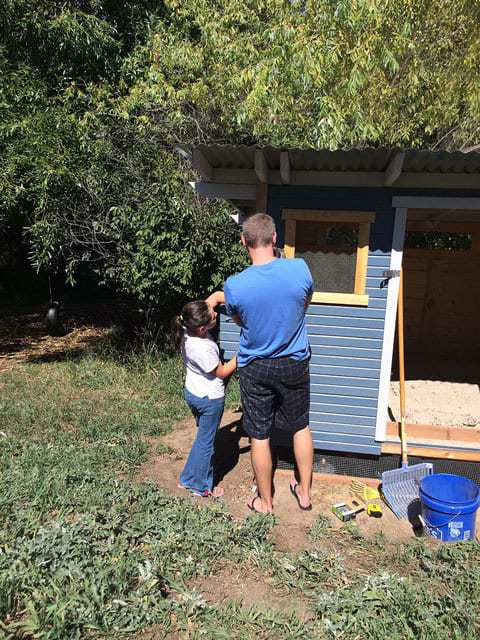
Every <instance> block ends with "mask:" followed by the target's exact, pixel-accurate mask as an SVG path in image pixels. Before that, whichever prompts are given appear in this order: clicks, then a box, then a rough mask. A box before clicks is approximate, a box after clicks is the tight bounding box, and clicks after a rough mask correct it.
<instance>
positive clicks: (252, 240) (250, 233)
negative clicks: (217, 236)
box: [242, 213, 276, 249]
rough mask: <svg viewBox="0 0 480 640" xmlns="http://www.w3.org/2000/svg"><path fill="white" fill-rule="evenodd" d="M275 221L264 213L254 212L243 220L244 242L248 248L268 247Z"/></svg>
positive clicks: (271, 241)
mask: <svg viewBox="0 0 480 640" xmlns="http://www.w3.org/2000/svg"><path fill="white" fill-rule="evenodd" d="M275 231H276V230H275V222H274V221H273V218H272V217H271V216H269V215H267V214H266V213H256V214H255V215H253V216H250V217H249V218H247V219H246V220H245V222H244V223H243V226H242V233H243V237H244V238H245V244H246V245H247V247H249V248H250V249H257V248H258V247H268V246H269V245H271V244H273V234H274V233H275Z"/></svg>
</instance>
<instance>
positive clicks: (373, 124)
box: [0, 0, 480, 306]
mask: <svg viewBox="0 0 480 640" xmlns="http://www.w3.org/2000/svg"><path fill="white" fill-rule="evenodd" d="M479 26H480V5H479V3H478V2H477V1H475V2H472V1H470V0H468V1H467V0H462V1H461V2H458V0H429V2H427V3H425V2H424V0H408V1H407V2H405V1H404V0H393V1H388V2H387V1H386V0H369V1H368V2H366V1H360V0H356V1H354V2H351V1H350V0H349V1H347V0H308V1H306V2H283V1H281V0H262V2H257V1H255V2H254V1H253V0H248V1H245V0H223V1H222V2H213V1H212V0H182V1H181V2H179V1H178V0H167V1H165V2H162V3H157V2H153V0H143V1H142V2H133V1H128V2H115V1H114V0H75V2H70V3H60V2H56V1H54V0H41V1H40V2H35V3H31V2H27V0H7V1H6V2H3V3H2V6H1V7H0V150H1V161H0V187H1V188H0V224H2V220H3V221H4V223H6V222H8V220H9V219H11V216H14V217H16V218H20V219H21V224H22V225H23V226H24V227H25V228H26V240H27V241H28V243H29V246H30V249H31V258H32V262H33V264H34V265H35V267H36V268H38V269H40V268H42V269H47V270H48V269H50V270H52V269H54V268H56V269H59V270H64V271H65V275H66V278H67V279H70V280H73V279H74V278H75V274H76V272H77V271H78V268H79V266H80V265H81V264H82V263H84V264H87V265H88V266H89V267H90V268H91V269H94V270H95V271H96V272H97V273H98V274H100V275H101V276H102V277H103V278H104V280H105V281H108V282H109V283H113V284H114V285H115V286H117V287H118V288H119V289H121V290H123V291H125V292H128V293H130V294H133V295H134V296H136V297H137V298H138V299H140V300H142V301H143V302H145V303H147V302H148V303H151V304H156V305H158V304H161V305H163V306H171V305H172V304H176V303H177V301H178V300H179V299H185V298H188V297H190V298H191V297H197V296H200V295H203V294H204V293H205V292H206V291H207V290H210V289H211V288H213V287H216V286H218V285H219V284H220V282H221V281H222V279H223V278H224V277H225V276H226V275H229V274H230V273H231V272H233V271H235V270H237V269H239V268H241V267H242V266H243V264H244V255H243V254H241V252H240V250H239V248H238V246H237V245H236V240H237V238H236V232H235V230H234V228H233V226H232V224H231V222H230V219H229V216H228V214H229V209H228V207H226V206H225V205H223V204H221V203H213V202H210V203H204V202H203V203H201V202H199V201H198V200H196V199H195V198H194V197H193V195H192V193H191V191H190V188H189V186H188V184H187V182H188V180H189V179H192V177H193V175H192V173H191V171H190V170H189V169H188V168H187V167H186V166H184V165H182V163H180V161H179V160H178V158H177V157H176V156H175V155H174V152H173V151H172V149H173V147H174V146H175V145H176V144H178V143H179V142H181V143H196V142H205V141H207V142H208V141H215V142H219V141H220V142H222V141H228V142H235V143H241V142H248V143H251V142H269V143H273V144H278V145H282V146H284V145H291V146H302V147H316V148H319V147H328V148H337V147H340V148H341V147H349V146H352V145H355V146H360V147H361V146H365V145H375V146H377V145H401V146H404V147H429V148H439V147H446V148H458V147H462V148H468V147H469V146H474V145H476V144H478V133H479V130H478V123H479V115H480V37H479V33H480V29H479ZM5 221H6V222H5Z"/></svg>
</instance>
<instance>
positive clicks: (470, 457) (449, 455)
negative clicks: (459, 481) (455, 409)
mask: <svg viewBox="0 0 480 640" xmlns="http://www.w3.org/2000/svg"><path fill="white" fill-rule="evenodd" d="M381 450H382V453H397V454H398V453H400V444H398V443H396V442H383V443H382V446H381ZM408 455H410V456H418V457H420V458H442V459H445V460H465V461H469V462H480V450H477V451H475V450H466V449H448V448H446V447H435V446H432V447H428V446H418V445H409V446H408Z"/></svg>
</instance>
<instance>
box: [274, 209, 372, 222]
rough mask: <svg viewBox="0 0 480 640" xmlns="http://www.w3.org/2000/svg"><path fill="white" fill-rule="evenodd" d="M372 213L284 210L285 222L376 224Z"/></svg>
mask: <svg viewBox="0 0 480 640" xmlns="http://www.w3.org/2000/svg"><path fill="white" fill-rule="evenodd" d="M375 216H376V214H375V213H374V212H372V211H332V210H328V211H327V210H323V209H284V210H283V212H282V218H283V219H284V220H303V221H304V222H365V223H370V224H372V223H373V222H375Z"/></svg>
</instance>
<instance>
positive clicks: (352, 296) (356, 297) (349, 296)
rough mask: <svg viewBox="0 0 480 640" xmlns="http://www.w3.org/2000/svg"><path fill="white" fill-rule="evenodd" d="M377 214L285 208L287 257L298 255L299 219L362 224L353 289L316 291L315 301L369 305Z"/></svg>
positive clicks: (359, 233)
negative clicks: (370, 260)
mask: <svg viewBox="0 0 480 640" xmlns="http://www.w3.org/2000/svg"><path fill="white" fill-rule="evenodd" d="M375 217H376V214H375V213H374V212H371V211H363V212H362V211H332V210H328V211H327V210H322V209H283V211H282V219H283V220H284V222H285V244H284V253H285V257H286V258H294V257H295V238H296V232H297V222H333V223H335V222H337V223H349V222H350V223H355V224H358V241H357V253H356V262H355V281H354V290H353V292H352V293H336V292H327V291H315V292H314V294H313V296H312V303H314V304H315V303H316V304H339V305H350V306H362V307H363V306H368V295H366V294H365V289H366V282H367V269H368V252H369V245H370V226H371V224H372V223H373V222H374V221H375Z"/></svg>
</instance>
